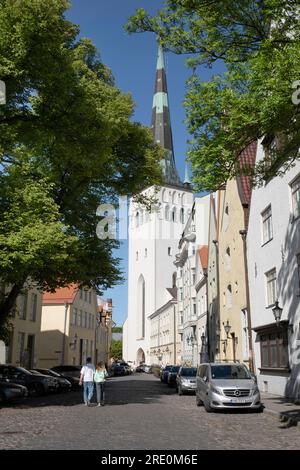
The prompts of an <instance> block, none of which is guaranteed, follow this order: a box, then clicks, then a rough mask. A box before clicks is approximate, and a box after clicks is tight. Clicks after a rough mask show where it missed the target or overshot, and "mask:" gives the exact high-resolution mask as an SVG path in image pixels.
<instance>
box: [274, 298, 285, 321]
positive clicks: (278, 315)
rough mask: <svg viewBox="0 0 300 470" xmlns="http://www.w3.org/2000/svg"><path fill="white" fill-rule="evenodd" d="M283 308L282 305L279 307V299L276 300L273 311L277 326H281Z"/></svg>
mask: <svg viewBox="0 0 300 470" xmlns="http://www.w3.org/2000/svg"><path fill="white" fill-rule="evenodd" d="M282 310H283V309H282V308H281V307H279V302H278V300H276V302H275V307H273V308H272V312H273V315H274V318H275V321H276V325H277V326H279V324H280V318H281V315H282Z"/></svg>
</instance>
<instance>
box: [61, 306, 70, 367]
mask: <svg viewBox="0 0 300 470" xmlns="http://www.w3.org/2000/svg"><path fill="white" fill-rule="evenodd" d="M68 307H69V304H68V302H65V321H64V334H63V340H62V348H61V364H62V365H64V363H65V350H66V333H67V318H68Z"/></svg>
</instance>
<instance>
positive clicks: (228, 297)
mask: <svg viewBox="0 0 300 470" xmlns="http://www.w3.org/2000/svg"><path fill="white" fill-rule="evenodd" d="M226 305H227V308H228V307H232V288H231V284H229V285H228V286H227V291H226Z"/></svg>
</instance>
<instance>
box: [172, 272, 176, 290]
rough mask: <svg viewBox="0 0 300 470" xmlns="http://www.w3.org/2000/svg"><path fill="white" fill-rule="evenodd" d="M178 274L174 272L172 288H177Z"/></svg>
mask: <svg viewBox="0 0 300 470" xmlns="http://www.w3.org/2000/svg"><path fill="white" fill-rule="evenodd" d="M176 279H177V273H176V272H174V273H173V275H172V287H176Z"/></svg>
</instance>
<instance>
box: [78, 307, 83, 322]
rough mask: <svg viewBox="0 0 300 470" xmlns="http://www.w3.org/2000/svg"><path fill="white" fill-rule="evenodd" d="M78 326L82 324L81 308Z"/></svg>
mask: <svg viewBox="0 0 300 470" xmlns="http://www.w3.org/2000/svg"><path fill="white" fill-rule="evenodd" d="M78 326H82V310H80V313H79V316H78Z"/></svg>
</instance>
